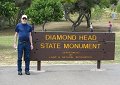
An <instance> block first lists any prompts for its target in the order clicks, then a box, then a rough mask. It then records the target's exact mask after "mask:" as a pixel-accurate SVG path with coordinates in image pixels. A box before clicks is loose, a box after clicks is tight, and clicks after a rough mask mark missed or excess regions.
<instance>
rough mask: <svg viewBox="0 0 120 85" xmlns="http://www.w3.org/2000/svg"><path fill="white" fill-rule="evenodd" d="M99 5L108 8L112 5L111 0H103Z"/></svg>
mask: <svg viewBox="0 0 120 85" xmlns="http://www.w3.org/2000/svg"><path fill="white" fill-rule="evenodd" d="M99 6H100V7H101V8H106V7H107V8H108V7H110V0H101V1H100V4H99Z"/></svg>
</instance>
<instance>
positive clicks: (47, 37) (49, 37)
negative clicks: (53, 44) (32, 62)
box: [45, 35, 76, 40]
mask: <svg viewBox="0 0 120 85" xmlns="http://www.w3.org/2000/svg"><path fill="white" fill-rule="evenodd" d="M45 40H76V35H45Z"/></svg>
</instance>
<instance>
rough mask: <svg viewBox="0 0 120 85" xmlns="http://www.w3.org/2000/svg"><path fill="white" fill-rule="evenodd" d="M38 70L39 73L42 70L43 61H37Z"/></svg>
mask: <svg viewBox="0 0 120 85" xmlns="http://www.w3.org/2000/svg"><path fill="white" fill-rule="evenodd" d="M37 70H38V71H40V70H41V61H37Z"/></svg>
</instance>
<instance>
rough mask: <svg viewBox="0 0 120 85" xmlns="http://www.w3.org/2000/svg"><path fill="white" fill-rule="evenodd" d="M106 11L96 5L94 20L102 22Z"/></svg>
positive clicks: (93, 14) (93, 12)
mask: <svg viewBox="0 0 120 85" xmlns="http://www.w3.org/2000/svg"><path fill="white" fill-rule="evenodd" d="M103 13H104V10H103V9H102V8H100V6H98V5H96V6H95V7H94V8H93V10H92V19H96V20H100V19H101V17H102V15H103Z"/></svg>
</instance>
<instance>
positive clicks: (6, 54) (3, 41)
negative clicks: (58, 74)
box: [0, 30, 120, 66]
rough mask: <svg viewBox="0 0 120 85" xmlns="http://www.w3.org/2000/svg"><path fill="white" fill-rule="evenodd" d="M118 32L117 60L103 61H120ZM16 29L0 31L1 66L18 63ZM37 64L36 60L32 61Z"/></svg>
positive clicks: (47, 62)
mask: <svg viewBox="0 0 120 85" xmlns="http://www.w3.org/2000/svg"><path fill="white" fill-rule="evenodd" d="M115 33H116V41H115V42H116V44H115V60H110V61H103V62H102V63H120V40H119V39H120V32H118V30H117V31H116V32H115ZM13 37H14V30H7V31H3V32H0V66H2V65H16V60H17V51H16V50H15V49H14V48H13ZM42 63H43V64H93V63H96V61H45V62H42ZM31 64H33V65H35V64H36V62H31Z"/></svg>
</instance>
